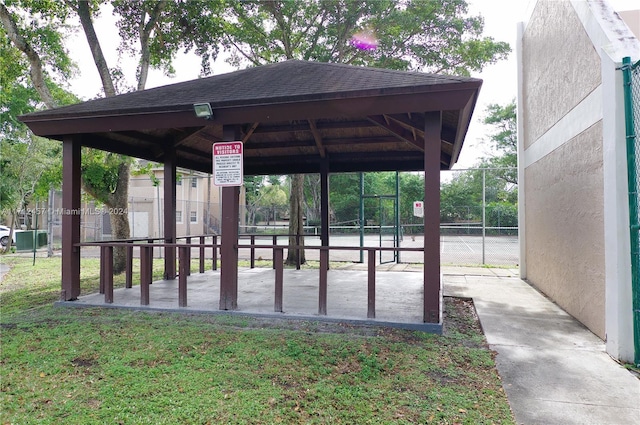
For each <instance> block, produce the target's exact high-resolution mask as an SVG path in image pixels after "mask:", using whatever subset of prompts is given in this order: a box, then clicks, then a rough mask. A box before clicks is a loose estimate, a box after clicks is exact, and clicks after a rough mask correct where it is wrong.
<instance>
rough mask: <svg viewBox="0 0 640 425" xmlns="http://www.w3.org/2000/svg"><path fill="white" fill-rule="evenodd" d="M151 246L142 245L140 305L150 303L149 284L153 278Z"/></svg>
mask: <svg viewBox="0 0 640 425" xmlns="http://www.w3.org/2000/svg"><path fill="white" fill-rule="evenodd" d="M149 248H150V247H149V246H145V245H140V305H149V284H151V279H152V277H151V276H152V274H151V273H152V270H151V264H150V261H149Z"/></svg>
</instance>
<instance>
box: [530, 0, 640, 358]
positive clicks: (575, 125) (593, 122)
mask: <svg viewBox="0 0 640 425" xmlns="http://www.w3.org/2000/svg"><path fill="white" fill-rule="evenodd" d="M638 51H639V50H638V40H637V39H636V38H635V37H634V36H633V34H632V33H631V32H630V31H629V30H628V28H627V27H626V25H625V24H624V23H623V21H622V20H621V19H620V18H619V16H618V15H617V14H615V13H614V12H613V10H611V8H610V7H609V5H608V4H607V3H606V2H602V1H591V0H589V1H584V0H565V1H556V0H538V1H537V2H535V5H534V6H533V8H532V11H531V13H530V16H528V17H527V20H526V21H525V22H523V23H522V24H521V25H520V28H519V40H518V61H519V64H518V67H519V83H518V85H519V87H518V125H519V128H518V133H519V134H518V138H519V154H520V158H519V166H520V188H521V190H520V209H521V217H520V218H521V220H520V223H521V235H522V236H523V237H522V238H521V256H522V258H521V263H522V270H521V273H522V276H523V278H526V279H527V280H528V281H529V282H531V283H532V284H534V285H535V286H537V287H538V288H540V289H541V290H542V291H543V292H545V293H546V294H547V295H549V296H550V297H551V298H552V299H553V300H554V301H556V302H557V303H558V304H559V305H560V306H562V307H563V308H564V309H565V310H566V311H567V312H568V313H569V314H571V315H573V316H574V317H576V318H577V319H578V320H580V321H581V322H582V323H584V324H585V325H586V326H587V327H589V329H591V330H592V331H593V332H594V333H595V334H596V335H598V336H600V337H601V338H603V339H606V341H607V349H608V351H609V352H610V354H611V355H612V356H614V357H616V358H620V359H622V360H630V359H632V358H633V339H632V333H630V332H631V331H632V310H631V301H630V300H631V297H630V293H631V292H630V291H631V285H630V256H629V253H628V250H629V249H628V244H629V236H628V203H627V202H626V201H625V198H624V196H623V195H624V194H625V193H626V162H625V154H624V143H625V138H624V111H623V99H622V96H621V94H622V89H621V87H622V86H621V84H620V83H621V78H622V76H621V72H620V71H619V70H616V67H619V65H620V63H619V62H620V61H621V60H622V57H624V56H631V57H632V58H633V57H634V55H637V53H638ZM625 217H626V218H625ZM625 234H626V237H625ZM625 238H626V239H625ZM625 244H626V245H625ZM625 250H626V251H625Z"/></svg>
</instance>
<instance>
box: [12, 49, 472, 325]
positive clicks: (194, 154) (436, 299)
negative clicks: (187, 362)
mask: <svg viewBox="0 0 640 425" xmlns="http://www.w3.org/2000/svg"><path fill="white" fill-rule="evenodd" d="M481 85H482V81H481V80H479V79H475V78H464V77H455V76H446V75H434V74H425V73H420V72H403V71H393V70H387V69H376V68H365V67H355V66H349V65H342V64H329V63H318V62H308V61H299V60H290V61H286V62H280V63H274V64H271V65H265V66H260V67H255V68H248V69H245V70H241V71H236V72H231V73H228V74H221V75H215V76H212V77H208V78H202V79H197V80H193V81H187V82H183V83H177V84H172V85H167V86H163V87H158V88H154V89H149V90H144V91H139V92H133V93H127V94H122V95H119V96H115V97H110V98H103V99H96V100H91V101H87V102H83V103H79V104H76V105H71V106H66V107H61V108H56V109H51V110H45V111H40V112H35V113H31V114H28V115H24V116H22V117H20V119H21V120H22V121H23V122H24V123H25V124H27V125H28V126H29V128H30V129H31V130H32V131H33V132H34V133H35V134H37V135H39V136H43V137H48V138H51V139H57V140H60V141H62V144H63V211H69V212H70V213H69V214H64V215H63V218H62V229H63V230H62V233H63V240H62V299H63V300H65V301H69V300H75V299H77V297H78V296H79V295H80V216H79V215H78V214H74V213H73V212H74V211H78V210H79V209H80V193H81V183H80V182H81V181H80V159H81V149H80V148H81V147H82V146H88V147H92V148H96V149H101V150H105V151H110V152H114V153H119V154H124V155H129V156H132V157H136V158H142V159H146V160H149V161H153V162H157V163H163V164H164V175H165V180H164V193H165V197H164V206H163V209H164V218H165V219H164V243H165V264H164V267H165V277H166V278H168V279H175V278H176V275H177V271H176V246H175V243H176V224H175V223H176V220H175V217H176V213H175V211H176V189H175V187H176V186H175V185H176V167H183V168H187V169H192V170H198V171H204V172H211V170H212V162H213V161H212V144H213V143H214V142H219V141H242V142H243V146H244V174H245V175H267V174H280V175H281V174H294V173H319V174H320V176H321V193H322V203H321V245H322V246H324V247H327V248H330V247H329V197H328V193H329V190H328V176H329V173H336V172H353V171H424V175H425V178H424V206H425V208H424V276H423V278H424V322H425V323H441V320H442V317H441V314H442V311H441V299H442V291H441V281H440V249H439V247H440V240H439V219H440V170H443V169H450V168H451V167H452V166H453V165H454V163H455V162H456V161H457V159H458V156H459V154H460V150H461V148H462V145H463V142H464V138H465V135H466V133H467V129H468V126H469V123H470V120H471V116H472V112H473V110H474V107H475V104H476V100H477V98H478V93H479V90H480V87H481ZM194 104H209V105H210V107H211V111H212V114H211V115H210V116H206V117H198V116H196V114H195V113H194ZM239 193H240V190H239V187H223V188H222V243H221V247H220V255H221V264H222V266H221V271H220V273H221V275H220V279H221V283H220V285H221V286H220V309H222V310H233V309H235V308H236V306H237V279H238V269H237V258H238V205H239ZM326 252H327V253H328V252H329V251H328V250H327V251H326ZM321 268H322V266H321ZM321 284H322V282H321ZM325 284H326V282H325Z"/></svg>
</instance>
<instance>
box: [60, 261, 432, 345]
mask: <svg viewBox="0 0 640 425" xmlns="http://www.w3.org/2000/svg"><path fill="white" fill-rule="evenodd" d="M327 286H328V288H327V316H320V315H318V306H319V300H318V293H319V271H317V270H291V269H286V270H284V277H283V313H280V312H275V311H274V304H275V271H274V270H272V269H265V268H255V269H249V268H241V269H239V271H238V309H237V310H235V311H234V312H233V313H234V314H252V315H274V316H277V317H285V318H304V319H314V320H325V319H330V320H342V321H345V320H346V321H359V322H366V323H375V324H380V325H388V326H395V327H404V328H409V329H419V330H424V331H428V332H436V333H440V332H441V330H442V325H441V324H425V323H423V302H422V297H423V296H422V294H423V281H422V273H390V272H377V273H376V308H375V319H374V320H369V319H367V272H366V271H361V270H329V271H328V284H327ZM149 293H150V299H149V305H148V306H141V305H140V288H139V286H134V287H133V288H130V289H126V288H119V289H116V290H114V294H113V303H112V304H110V305H106V304H104V295H102V294H98V293H94V294H88V295H82V296H80V297H79V299H78V300H77V301H71V302H60V303H58V305H67V306H73V307H93V306H96V307H98V306H99V307H119V308H135V309H153V310H171V311H182V312H193V313H196V312H197V313H201V312H207V313H220V312H221V311H220V310H219V299H220V272H219V271H207V272H205V273H203V274H199V273H193V274H191V276H189V279H188V283H187V307H178V281H177V280H170V281H157V282H154V283H153V284H152V285H151V287H150V291H149Z"/></svg>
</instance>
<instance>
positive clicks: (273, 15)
mask: <svg viewBox="0 0 640 425" xmlns="http://www.w3.org/2000/svg"><path fill="white" fill-rule="evenodd" d="M229 14H230V17H231V18H230V20H229V22H228V24H227V27H226V29H225V38H224V40H223V42H224V47H225V49H226V50H227V51H229V52H231V56H230V59H229V63H231V64H232V65H235V66H236V67H241V66H244V65H250V66H258V65H263V64H267V63H272V62H278V61H282V60H287V59H303V60H315V61H320V62H334V63H346V64H351V65H366V66H374V67H381V68H390V69H399V70H417V71H423V72H437V73H450V74H456V75H469V73H470V72H472V71H480V70H482V68H483V67H484V66H486V65H487V64H491V63H494V62H496V61H497V60H500V59H503V58H505V57H506V55H507V53H508V52H509V50H510V49H509V45H508V44H507V43H503V42H496V41H494V40H493V39H491V38H490V37H482V29H483V20H482V18H481V17H479V16H467V15H468V7H467V2H466V0H438V1H434V0H404V1H394V0H375V1H364V2H354V1H349V0H336V1H319V0H318V1H311V2H309V1H303V0H295V1H245V2H232V3H231V7H230V9H229ZM357 33H361V34H364V36H366V37H368V38H369V39H371V40H373V41H375V46H374V47H375V50H372V49H359V48H357V46H355V45H354V44H355V43H354V42H353V41H354V38H353V37H354V35H356V34H357ZM303 184H304V178H303V176H301V175H294V176H293V177H292V178H291V196H290V208H291V211H290V222H289V232H290V234H293V235H296V234H297V235H301V234H302V217H303V210H304V208H303V198H304V190H303ZM293 244H295V237H292V238H290V240H289V245H290V246H291V245H293ZM301 254H302V255H304V251H303V250H302V251H301ZM295 255H296V250H292V249H290V250H289V255H288V256H287V262H289V263H294V262H296V260H297V259H296V258H295V257H294V256H295Z"/></svg>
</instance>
